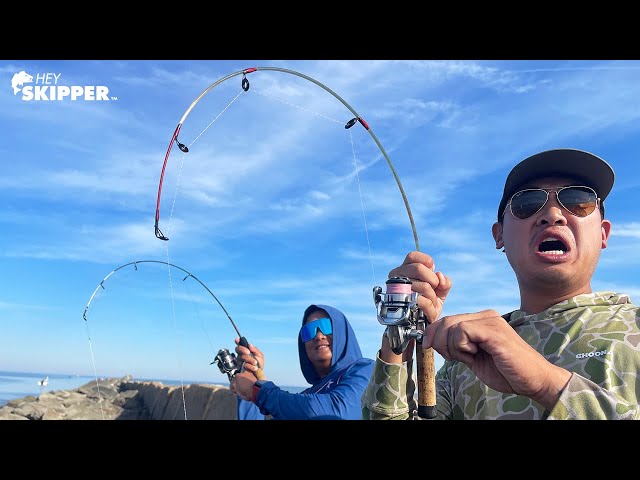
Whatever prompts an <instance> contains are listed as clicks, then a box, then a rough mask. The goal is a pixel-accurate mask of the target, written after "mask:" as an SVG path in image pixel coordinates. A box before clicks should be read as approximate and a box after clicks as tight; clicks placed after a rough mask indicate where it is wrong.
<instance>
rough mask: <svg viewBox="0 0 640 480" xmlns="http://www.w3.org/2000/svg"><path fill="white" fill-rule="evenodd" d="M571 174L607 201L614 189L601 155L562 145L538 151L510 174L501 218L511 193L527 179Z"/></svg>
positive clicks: (608, 169)
mask: <svg viewBox="0 0 640 480" xmlns="http://www.w3.org/2000/svg"><path fill="white" fill-rule="evenodd" d="M557 176H562V177H572V178H576V179H577V180H580V181H581V182H582V183H584V184H585V185H586V186H588V187H591V188H593V189H594V190H595V191H596V193H597V194H598V197H599V198H600V199H601V200H602V201H604V199H605V198H607V195H609V192H611V189H612V188H613V182H614V181H615V173H614V171H613V168H611V165H609V164H608V163H607V162H605V161H604V160H603V159H602V158H600V157H598V156H597V155H594V154H592V153H589V152H585V151H583V150H576V149H570V148H561V149H555V150H546V151H544V152H540V153H536V154H535V155H532V156H530V157H528V158H526V159H524V160H523V161H521V162H520V163H519V164H517V165H516V166H515V167H513V169H512V170H511V172H510V173H509V176H508V177H507V181H506V182H505V185H504V192H503V194H502V200H500V206H499V207H498V219H500V218H501V216H502V213H503V212H504V209H505V207H506V205H507V202H508V201H509V199H510V198H511V196H512V195H513V194H514V193H516V192H517V191H518V189H519V188H520V187H522V186H523V185H525V184H526V183H528V182H531V181H533V180H535V179H537V178H542V177H557Z"/></svg>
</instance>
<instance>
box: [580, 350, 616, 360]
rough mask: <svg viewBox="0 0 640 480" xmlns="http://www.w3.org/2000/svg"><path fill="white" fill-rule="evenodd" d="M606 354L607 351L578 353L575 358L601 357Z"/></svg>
mask: <svg viewBox="0 0 640 480" xmlns="http://www.w3.org/2000/svg"><path fill="white" fill-rule="evenodd" d="M607 353H609V351H608V350H600V351H599V352H589V353H579V354H577V355H576V358H591V357H602V356H604V355H606V354H607Z"/></svg>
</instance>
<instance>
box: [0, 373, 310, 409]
mask: <svg viewBox="0 0 640 480" xmlns="http://www.w3.org/2000/svg"><path fill="white" fill-rule="evenodd" d="M47 376H48V377H49V382H48V384H47V385H46V386H42V387H41V386H40V385H38V382H39V381H40V380H42V379H43V378H45V377H47ZM92 380H95V377H94V376H78V375H64V374H57V373H24V372H3V371H0V407H2V406H3V405H6V404H7V403H8V402H9V401H11V400H15V399H17V398H23V397H26V396H29V395H33V396H34V397H37V396H38V395H40V394H41V393H45V392H53V391H55V390H74V389H76V388H78V387H81V386H82V385H84V384H85V383H88V382H91V381H92ZM134 380H139V381H155V382H162V384H164V385H172V386H180V384H183V385H184V386H185V387H186V386H187V385H189V384H191V383H209V384H210V383H211V382H201V381H187V380H183V381H182V382H181V381H180V380H167V379H148V378H136V379H134ZM225 386H228V384H226V385H225ZM280 388H282V389H283V390H287V391H289V392H291V393H300V392H302V391H303V390H304V389H305V388H306V387H293V386H281V387H280Z"/></svg>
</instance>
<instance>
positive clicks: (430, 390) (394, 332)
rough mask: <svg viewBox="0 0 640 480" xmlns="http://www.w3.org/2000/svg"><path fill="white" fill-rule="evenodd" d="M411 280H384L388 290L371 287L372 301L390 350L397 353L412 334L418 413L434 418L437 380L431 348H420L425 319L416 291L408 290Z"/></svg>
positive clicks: (405, 278) (422, 416)
mask: <svg viewBox="0 0 640 480" xmlns="http://www.w3.org/2000/svg"><path fill="white" fill-rule="evenodd" d="M411 285H412V282H411V280H409V278H407V277H392V278H390V279H389V280H387V282H386V286H387V291H386V292H385V293H383V292H382V287H373V301H374V303H375V304H376V309H377V312H378V322H380V323H381V324H382V325H385V326H386V327H387V328H386V329H385V335H386V336H387V338H388V339H389V343H390V345H391V350H392V351H393V353H395V354H396V355H400V354H401V353H402V352H403V351H404V350H405V348H407V345H408V344H409V342H410V341H411V339H412V338H415V340H416V362H417V364H418V369H417V373H418V415H419V416H420V417H421V418H435V417H436V415H437V408H436V384H435V374H436V373H435V367H434V364H433V349H432V348H428V349H426V350H425V349H423V348H422V345H421V344H422V335H423V332H424V329H425V327H426V319H425V317H424V314H423V313H422V310H420V308H419V307H418V293H416V292H413V291H412V290H411Z"/></svg>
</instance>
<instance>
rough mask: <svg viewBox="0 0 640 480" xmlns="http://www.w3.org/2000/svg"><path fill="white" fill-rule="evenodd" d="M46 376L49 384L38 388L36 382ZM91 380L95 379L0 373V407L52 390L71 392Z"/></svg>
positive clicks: (45, 374) (57, 375) (49, 374)
mask: <svg viewBox="0 0 640 480" xmlns="http://www.w3.org/2000/svg"><path fill="white" fill-rule="evenodd" d="M46 376H48V377H49V383H48V384H47V385H46V386H42V387H41V386H39V385H38V382H39V381H40V380H42V379H43V378H45V377H46ZM91 380H95V377H85V376H76V375H61V374H57V373H23V372H3V371H0V407H1V406H3V405H6V404H7V402H9V401H10V400H14V399H16V398H22V397H26V396H28V395H33V396H35V397H37V396H38V395H40V394H41V393H45V392H52V391H54V390H73V389H74V388H78V387H81V386H82V385H84V384H85V383H87V382H90V381H91Z"/></svg>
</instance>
